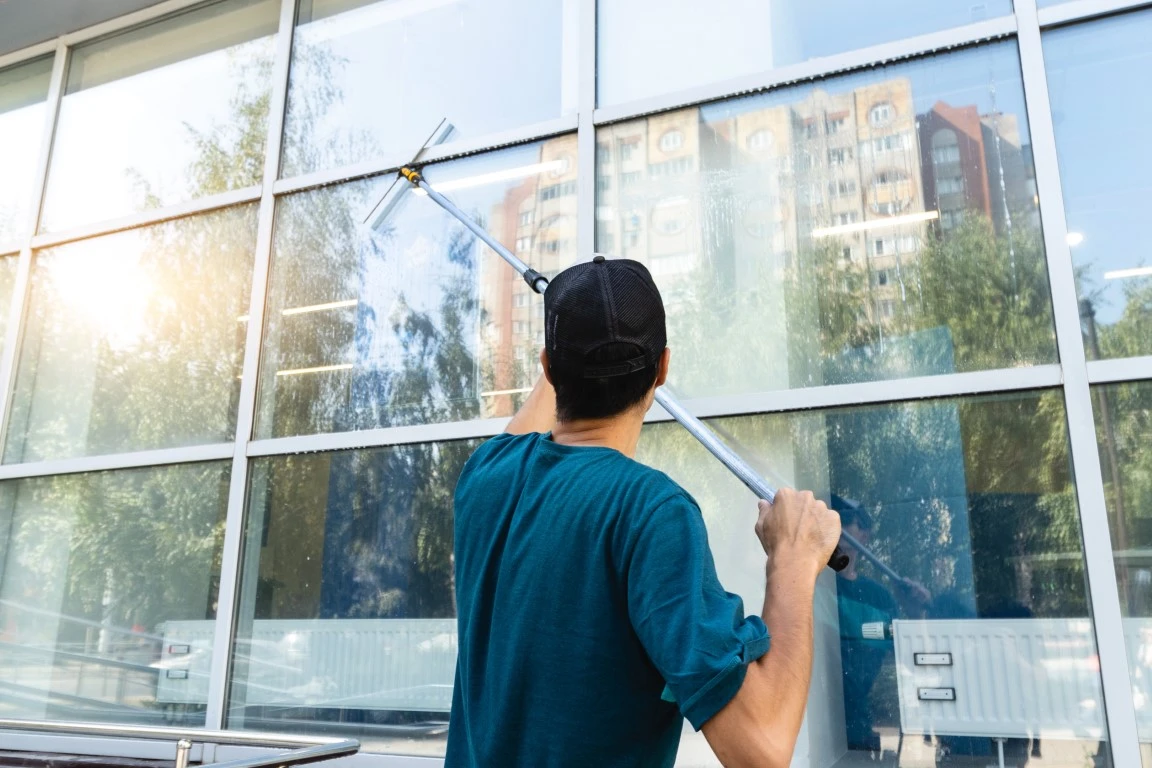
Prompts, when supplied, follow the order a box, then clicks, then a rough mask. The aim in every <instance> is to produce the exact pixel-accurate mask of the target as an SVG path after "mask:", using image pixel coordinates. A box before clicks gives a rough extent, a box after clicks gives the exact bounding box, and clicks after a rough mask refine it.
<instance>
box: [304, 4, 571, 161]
mask: <svg viewBox="0 0 1152 768" xmlns="http://www.w3.org/2000/svg"><path fill="white" fill-rule="evenodd" d="M577 6H578V3H577V2H576V0H483V1H481V0H387V1H386V2H373V1H372V0H309V2H305V3H302V4H301V9H300V16H299V20H298V25H299V26H297V28H296V36H295V40H294V43H293V50H292V74H291V83H290V86H289V92H288V114H287V119H286V122H285V128H284V142H285V145H284V153H283V167H282V169H281V175H283V176H294V175H297V174H302V173H308V172H310V171H316V170H321V169H324V168H332V167H337V166H340V165H346V164H349V163H354V162H357V161H361V160H365V159H369V158H371V157H376V156H379V155H381V154H382V153H383V154H389V155H395V154H396V153H400V154H404V153H410V152H414V151H415V150H416V148H417V147H419V146H420V143H421V142H423V141H424V139H425V138H426V137H427V136H428V133H429V132H430V131H431V130H432V129H434V128H435V127H436V125H437V124H439V122H440V121H441V119H443V118H447V119H448V120H449V122H451V123H452V124H453V125H454V126H455V128H456V136H457V137H458V138H464V137H474V136H482V135H484V134H488V133H493V132H496V131H502V130H506V129H509V128H516V127H519V126H523V125H530V124H532V123H535V122H540V121H542V120H548V119H550V118H554V117H559V116H560V115H562V114H567V113H571V112H573V111H575V109H576V95H577V94H576V64H577V58H578V51H577V34H576V28H577V19H578V8H577Z"/></svg>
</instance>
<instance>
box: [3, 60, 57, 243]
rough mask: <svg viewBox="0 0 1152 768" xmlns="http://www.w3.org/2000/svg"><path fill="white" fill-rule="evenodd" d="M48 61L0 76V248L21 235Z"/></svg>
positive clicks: (40, 126) (49, 69)
mask: <svg viewBox="0 0 1152 768" xmlns="http://www.w3.org/2000/svg"><path fill="white" fill-rule="evenodd" d="M51 75H52V57H51V56H49V57H47V58H43V59H38V60H36V61H33V62H30V63H28V64H21V65H20V66H17V67H12V68H10V69H5V70H3V71H0V180H2V181H0V248H3V247H4V246H6V245H7V246H12V245H18V244H19V242H18V241H19V238H20V237H21V236H22V235H24V234H25V233H26V230H27V227H28V221H29V219H28V215H29V211H30V209H31V205H32V200H33V198H34V197H35V193H34V191H33V189H32V186H33V182H34V180H35V177H36V160H37V158H38V157H39V156H40V142H41V140H42V138H43V136H44V102H45V100H46V99H47V98H48V80H49V79H50V77H51Z"/></svg>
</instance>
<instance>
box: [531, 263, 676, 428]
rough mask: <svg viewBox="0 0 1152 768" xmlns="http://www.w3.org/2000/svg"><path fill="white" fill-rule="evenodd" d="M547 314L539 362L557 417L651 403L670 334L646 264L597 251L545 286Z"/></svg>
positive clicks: (609, 413) (606, 413) (593, 415)
mask: <svg viewBox="0 0 1152 768" xmlns="http://www.w3.org/2000/svg"><path fill="white" fill-rule="evenodd" d="M544 318H545V319H544V352H543V354H542V355H541V362H542V363H543V364H544V371H545V373H546V375H547V376H548V379H549V380H550V381H551V382H552V386H553V388H554V389H555V390H556V416H557V420H558V421H561V422H572V421H580V420H584V419H603V418H610V417H613V416H618V415H620V414H623V413H626V412H629V411H633V410H636V409H643V410H647V408H648V406H649V405H651V401H652V397H653V395H654V393H655V390H656V387H657V386H659V385H660V384H663V383H664V379H665V377H666V376H667V375H668V353H667V343H668V336H667V331H666V329H665V319H664V303H663V301H661V299H660V291H659V290H658V289H657V288H656V284H655V283H654V282H653V281H652V276H651V275H650V274H649V273H648V270H647V269H646V268H645V267H644V265H643V264H641V263H639V262H637V261H631V260H629V259H612V260H606V259H605V258H604V257H603V256H597V257H596V258H595V259H593V260H592V261H591V262H587V263H584V264H577V265H576V266H573V267H570V268H568V269H566V270H564V271H563V272H561V273H560V274H559V275H557V276H556V277H555V278H554V279H553V280H552V282H550V283H549V284H548V289H547V290H546V291H545V292H544ZM643 410H642V411H641V413H642V412H643Z"/></svg>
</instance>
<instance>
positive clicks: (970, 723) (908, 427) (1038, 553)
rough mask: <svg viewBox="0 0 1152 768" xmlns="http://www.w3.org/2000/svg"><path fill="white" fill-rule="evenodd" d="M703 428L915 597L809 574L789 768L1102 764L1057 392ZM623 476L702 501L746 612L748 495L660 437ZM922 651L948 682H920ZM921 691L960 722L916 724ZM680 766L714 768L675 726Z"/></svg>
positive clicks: (713, 465)
mask: <svg viewBox="0 0 1152 768" xmlns="http://www.w3.org/2000/svg"><path fill="white" fill-rule="evenodd" d="M675 364H676V358H675V357H673V367H674V366H675ZM710 423H711V424H713V425H714V426H717V427H719V428H720V429H722V430H724V433H725V437H726V438H727V439H728V440H729V441H730V442H731V443H732V444H733V445H734V447H737V448H738V450H739V451H740V452H741V454H742V455H744V456H745V457H746V458H747V459H748V460H749V461H750V462H752V463H753V464H754V465H755V466H757V467H759V468H761V471H763V472H765V473H771V474H770V475H769V476H775V477H776V478H778V482H780V483H781V484H788V485H793V486H796V487H802V488H811V489H812V490H813V491H814V492H815V493H817V494H818V495H821V496H822V497H823V498H825V499H829V498H832V497H831V496H830V494H835V500H834V501H833V506H834V507H836V508H838V509H841V510H843V511H842V512H841V515H842V519H843V520H844V521H845V525H846V526H848V530H849V531H850V532H852V533H854V534H856V535H857V537H858V538H859V539H860V540H862V541H865V542H867V543H868V545H869V546H870V548H871V549H872V550H873V551H874V552H875V554H876V556H877V557H878V558H879V559H881V560H882V561H883V562H884V563H886V564H887V565H888V566H889V567H891V568H893V569H894V570H895V571H896V572H897V573H899V574H900V575H901V576H902V577H904V578H906V579H909V580H910V581H912V582H915V584H916V585H918V586H916V587H910V586H909V585H906V584H902V583H897V582H894V581H893V580H892V579H889V578H888V577H886V576H884V575H882V573H881V572H880V571H879V569H877V568H876V567H875V566H873V565H872V564H870V563H868V562H866V561H864V560H862V559H860V558H859V557H858V556H857V557H856V558H855V560H854V562H853V563H852V564H851V565H850V566H849V568H848V569H846V570H845V571H844V572H843V573H842V574H841V575H840V576H836V575H834V574H833V573H832V572H831V571H827V570H826V571H825V572H824V574H823V576H822V578H821V582H820V585H819V587H818V590H817V599H816V614H817V617H816V648H815V664H814V677H813V683H812V691H811V694H810V696H809V700H808V701H809V706H808V728H807V731H806V732H805V733H804V734H802V736H801V740H800V742H799V744H798V746H797V755H798V756H800V757H799V760H798V762H797V763H796V764H799V765H805V766H813V768H820V767H826V766H832V765H837V766H856V765H861V766H863V765H876V764H879V765H892V766H895V765H902V766H933V765H940V766H943V765H956V766H973V767H975V766H981V767H982V766H988V765H997V764H998V760H997V749H998V746H997V744H996V743H995V742H994V741H993V739H994V738H997V737H1003V738H1005V739H1006V741H1005V744H1004V747H1005V755H1006V758H1007V761H1006V764H1007V765H1024V764H1026V763H1027V764H1029V765H1034V764H1036V763H1035V762H1032V763H1029V762H1028V761H1029V758H1030V757H1033V758H1034V757H1035V756H1036V755H1038V754H1042V755H1043V761H1042V762H1043V764H1045V765H1047V764H1049V762H1050V761H1051V764H1053V765H1069V766H1071V765H1106V764H1108V760H1109V757H1108V750H1107V747H1106V745H1105V743H1104V740H1105V738H1106V736H1105V733H1104V729H1105V723H1104V718H1103V701H1102V698H1101V689H1100V681H1099V677H1098V672H1097V669H1098V665H1097V661H1096V651H1095V640H1094V635H1093V626H1092V622H1091V620H1090V616H1091V611H1090V606H1089V597H1088V592H1087V584H1086V578H1085V571H1084V555H1083V546H1082V542H1081V530H1080V521H1079V514H1078V509H1077V504H1076V497H1075V487H1074V484H1073V478H1072V470H1071V462H1070V457H1069V450H1068V442H1067V436H1066V427H1065V416H1064V410H1063V402H1062V398H1061V394H1060V392H1059V391H1049V392H1043V393H1018V394H1012V395H1004V396H994V397H976V398H950V399H941V400H929V401H920V402H911V403H897V404H884V405H874V406H860V407H848V408H838V409H829V410H824V411H807V412H803V413H791V414H771V415H761V416H750V417H737V418H726V419H717V420H712V421H711V422H710ZM637 458H638V459H639V460H640V461H643V462H645V463H649V464H651V465H653V466H656V467H658V468H660V469H662V470H663V471H665V472H667V473H668V474H669V475H670V476H671V477H672V478H673V479H675V480H676V481H677V482H680V483H681V484H683V486H684V487H685V488H686V489H687V490H688V491H689V492H690V493H691V494H692V495H693V496H694V497H695V498H696V500H697V501H698V502H699V503H700V506H701V509H702V510H703V513H704V517H705V521H706V523H707V525H708V534H709V540H710V542H711V546H712V550H713V553H714V556H715V560H716V564H717V568H718V572H719V575H720V579H721V582H722V583H723V584H724V586H725V587H726V588H727V589H728V590H729V591H731V592H734V593H736V594H739V595H740V596H741V597H742V598H743V600H744V605H745V610H746V611H748V612H758V611H759V610H760V608H761V605H762V604H763V596H764V554H763V550H762V549H761V547H760V544H759V542H758V541H757V540H756V538H755V535H754V533H753V530H752V528H753V524H754V523H755V520H756V507H755V501H754V499H753V497H752V495H751V494H750V493H749V492H748V491H747V490H745V489H744V487H743V486H742V485H741V484H740V483H739V481H737V480H735V479H734V478H733V477H732V476H731V475H730V474H729V473H728V472H727V471H726V470H725V469H724V468H723V467H722V466H720V464H719V463H717V462H716V461H715V460H714V459H713V458H712V457H711V456H710V455H709V454H707V453H706V452H705V450H704V449H703V448H701V447H700V446H699V445H698V444H697V443H696V441H695V440H694V439H693V438H692V437H691V436H690V435H688V433H687V432H685V431H684V430H683V429H681V428H680V427H678V426H676V425H672V424H665V425H659V426H650V427H647V428H646V429H645V432H644V435H643V436H642V437H641V444H640V450H639V455H638V457H637ZM769 630H771V627H770V628H769ZM877 633H879V634H877ZM926 652H950V653H952V654H953V665H952V666H949V667H929V666H918V665H917V664H916V661H915V658H914V656H913V654H914V653H926ZM937 687H948V688H954V691H955V697H956V702H957V704H956V705H955V706H946V705H943V704H937V705H932V706H922V705H921V704H920V703H919V701H918V698H917V697H918V690H919V689H920V688H937ZM923 734H928V735H927V736H925V735H923ZM870 753H876V754H875V757H870ZM881 753H882V755H883V758H882V759H880V760H879V761H878V762H875V763H874V762H872V760H873V759H877V758H880V757H881ZM805 755H806V756H807V761H805V760H804V757H803V756H805ZM1094 755H1095V756H1097V761H1095V762H1094V761H1093V757H1092V756H1094ZM680 764H681V765H684V766H705V765H709V766H710V765H719V763H718V762H717V761H716V760H715V758H714V757H713V756H712V753H711V751H710V750H709V749H708V746H707V743H706V742H705V741H704V739H703V737H702V735H700V734H696V733H693V732H692V730H691V729H690V728H688V729H686V730H685V733H684V735H683V739H682V742H681V749H680Z"/></svg>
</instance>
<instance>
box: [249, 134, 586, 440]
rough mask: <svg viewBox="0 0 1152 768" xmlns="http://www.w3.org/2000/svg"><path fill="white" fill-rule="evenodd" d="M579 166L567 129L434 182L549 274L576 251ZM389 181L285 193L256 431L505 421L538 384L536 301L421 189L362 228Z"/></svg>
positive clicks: (452, 169)
mask: <svg viewBox="0 0 1152 768" xmlns="http://www.w3.org/2000/svg"><path fill="white" fill-rule="evenodd" d="M576 165H577V164H576V137H575V136H573V135H568V136H561V137H558V138H555V139H549V140H547V141H544V142H541V143H538V144H532V145H528V146H524V147H517V148H514V149H509V150H504V151H501V152H497V153H493V154H490V155H484V156H481V157H475V158H470V159H468V160H462V161H457V162H453V163H448V164H444V165H437V166H434V167H430V168H427V169H426V176H427V178H428V179H429V181H431V182H432V183H433V184H436V185H438V187H439V188H440V189H441V190H443V191H445V192H446V193H448V194H450V195H451V197H452V198H453V199H454V201H455V202H456V204H457V205H459V206H460V207H461V208H462V209H464V210H465V211H467V212H468V213H469V214H470V215H472V216H473V217H475V218H476V219H477V220H478V221H480V222H481V223H483V224H484V225H485V226H486V227H487V228H488V229H489V230H490V231H491V232H492V233H493V234H494V235H495V236H496V237H498V238H499V239H500V241H501V242H503V243H504V244H505V245H507V246H508V247H509V248H510V249H513V250H514V251H516V252H517V253H519V254H520V256H521V258H523V259H525V260H526V261H528V262H529V263H531V264H532V265H533V266H535V267H536V268H537V269H539V270H540V271H542V272H549V271H551V272H552V273H555V272H556V271H557V270H558V269H559V268H561V267H563V266H567V265H568V264H571V263H572V262H573V261H574V260H575V258H576V184H577V180H576ZM393 178H394V177H392V176H387V177H380V178H376V179H369V180H367V181H358V182H352V183H350V184H344V185H340V186H334V187H327V188H324V189H320V190H317V191H314V192H306V193H302V194H299V195H292V196H289V197H286V198H282V199H281V200H280V202H279V204H278V209H277V215H276V235H275V242H274V251H273V262H272V279H271V284H270V288H269V296H268V313H267V317H266V328H265V337H264V349H263V358H262V363H261V365H262V368H261V370H262V375H261V377H260V399H259V408H258V411H257V417H256V436H257V437H260V438H265V437H283V436H285V435H298V434H307V433H313V432H342V431H348V430H359V429H371V428H375V427H386V426H401V425H407V424H429V423H434V422H444V421H461V420H466V419H474V418H484V417H495V416H511V415H512V413H513V411H514V409H515V407H516V405H517V404H518V403H519V401H520V399H522V398H523V396H524V395H525V394H526V392H527V390H528V389H529V388H530V387H531V386H532V384H533V382H534V381H535V377H536V372H537V370H538V368H539V363H538V358H539V354H540V348H541V347H542V346H543V332H544V316H543V300H542V299H541V298H540V297H538V296H536V295H535V294H534V293H532V292H531V290H530V289H529V288H528V287H527V286H526V285H525V284H524V282H523V281H522V280H521V279H520V278H519V277H518V276H517V275H516V273H515V272H514V271H513V270H512V268H511V267H509V266H507V265H506V264H505V263H504V262H503V260H501V259H500V258H499V257H498V256H496V254H495V253H493V252H491V250H490V249H488V248H487V247H486V246H483V245H482V244H481V243H480V242H479V241H478V240H476V238H474V237H473V236H472V235H471V234H470V233H468V231H467V230H465V229H464V227H463V226H461V225H460V224H459V223H458V222H457V221H456V220H455V219H453V218H452V217H450V216H449V215H448V214H446V213H444V212H443V211H442V210H441V209H440V208H439V207H438V206H437V205H436V204H435V203H433V202H432V201H431V200H428V199H427V198H426V197H423V196H422V195H417V194H413V193H412V192H411V191H409V190H407V189H405V190H404V191H403V192H402V194H401V195H400V196H399V197H398V204H397V207H395V208H393V209H392V210H391V212H390V213H389V214H387V215H385V216H384V217H383V218H382V219H381V220H380V221H379V222H378V224H377V227H376V229H371V228H370V227H369V226H367V225H365V224H364V221H365V217H367V216H368V215H369V214H370V213H371V212H372V211H373V209H374V207H375V206H376V203H377V201H378V200H379V199H380V196H381V195H382V194H383V193H384V190H386V189H387V188H388V186H389V185H390V184H391V183H392V179H393ZM378 218H379V217H378Z"/></svg>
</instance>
